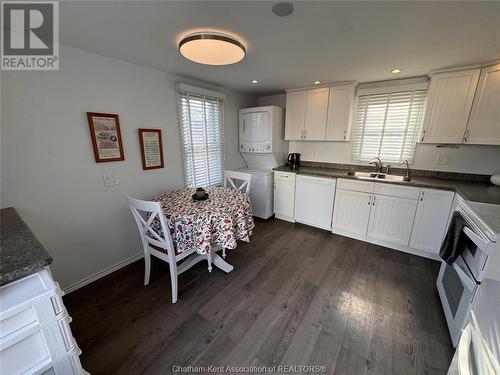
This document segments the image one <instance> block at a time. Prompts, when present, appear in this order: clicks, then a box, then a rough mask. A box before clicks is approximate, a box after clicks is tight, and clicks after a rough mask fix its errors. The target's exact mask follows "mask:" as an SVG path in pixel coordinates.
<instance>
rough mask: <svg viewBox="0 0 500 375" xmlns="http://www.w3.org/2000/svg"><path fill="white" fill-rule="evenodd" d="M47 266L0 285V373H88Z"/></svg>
mask: <svg viewBox="0 0 500 375" xmlns="http://www.w3.org/2000/svg"><path fill="white" fill-rule="evenodd" d="M61 295H62V291H61V289H60V288H59V285H58V284H57V283H56V282H54V280H52V277H51V275H50V272H49V271H48V269H44V270H42V271H40V272H38V273H34V274H32V275H29V276H26V277H25V278H23V279H20V280H16V281H13V282H12V283H10V284H7V285H4V286H2V287H0V300H1V304H0V374H2V375H9V374H42V373H47V374H56V375H77V374H78V375H83V374H87V373H86V372H85V371H84V370H83V369H82V366H81V364H80V359H79V358H78V356H79V355H80V353H81V352H80V349H79V348H78V346H77V344H76V341H75V339H74V338H73V335H72V333H71V329H70V326H69V323H70V322H71V318H70V317H69V316H68V313H67V312H66V309H65V308H64V305H63V304H62V299H61Z"/></svg>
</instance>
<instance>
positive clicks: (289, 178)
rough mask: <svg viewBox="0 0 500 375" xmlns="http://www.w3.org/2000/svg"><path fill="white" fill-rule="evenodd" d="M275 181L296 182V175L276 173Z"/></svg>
mask: <svg viewBox="0 0 500 375" xmlns="http://www.w3.org/2000/svg"><path fill="white" fill-rule="evenodd" d="M274 179H275V180H277V181H290V182H295V173H289V172H274Z"/></svg>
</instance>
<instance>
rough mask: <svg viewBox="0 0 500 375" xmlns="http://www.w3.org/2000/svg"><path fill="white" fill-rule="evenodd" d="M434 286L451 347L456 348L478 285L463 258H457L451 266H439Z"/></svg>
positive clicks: (445, 264)
mask: <svg viewBox="0 0 500 375" xmlns="http://www.w3.org/2000/svg"><path fill="white" fill-rule="evenodd" d="M436 285H437V289H438V292H439V297H440V298H441V304H442V305H443V311H444V315H445V317H446V322H447V323H448V329H449V331H450V337H451V341H452V343H453V347H456V346H457V343H458V340H459V338H460V334H461V332H462V330H463V329H464V327H465V326H466V324H467V323H468V320H469V316H470V311H471V309H472V302H473V301H474V297H475V295H476V291H477V286H478V283H477V282H476V280H475V279H474V276H472V273H471V272H470V271H469V269H468V268H467V265H466V264H465V262H464V260H463V258H462V257H461V256H458V258H457V259H456V260H455V262H453V264H451V265H449V264H447V263H446V262H443V263H442V264H441V268H440V270H439V275H438V279H437V283H436Z"/></svg>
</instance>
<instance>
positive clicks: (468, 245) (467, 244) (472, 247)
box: [465, 236, 477, 257]
mask: <svg viewBox="0 0 500 375" xmlns="http://www.w3.org/2000/svg"><path fill="white" fill-rule="evenodd" d="M465 238H466V240H465V247H466V248H467V250H469V253H471V255H472V256H473V257H474V256H476V251H477V245H476V244H475V243H474V241H472V240H471V239H470V238H469V237H468V236H465Z"/></svg>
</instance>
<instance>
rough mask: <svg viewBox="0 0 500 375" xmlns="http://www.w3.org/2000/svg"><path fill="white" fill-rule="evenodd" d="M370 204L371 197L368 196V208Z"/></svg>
mask: <svg viewBox="0 0 500 375" xmlns="http://www.w3.org/2000/svg"><path fill="white" fill-rule="evenodd" d="M371 204H372V196H371V195H369V196H368V206H369V205H371Z"/></svg>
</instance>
